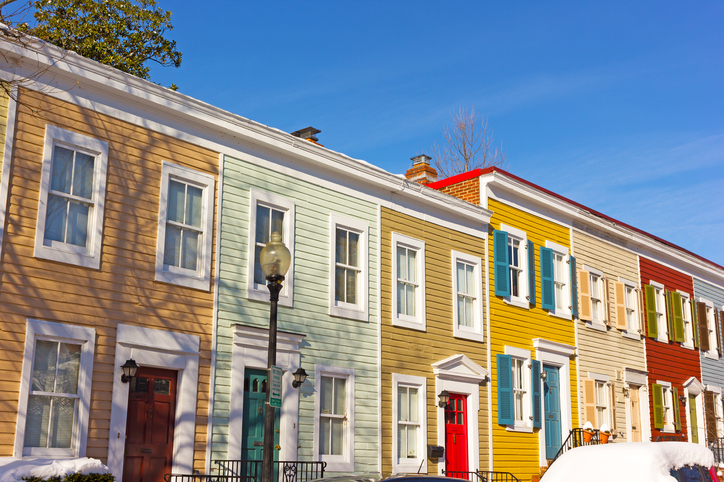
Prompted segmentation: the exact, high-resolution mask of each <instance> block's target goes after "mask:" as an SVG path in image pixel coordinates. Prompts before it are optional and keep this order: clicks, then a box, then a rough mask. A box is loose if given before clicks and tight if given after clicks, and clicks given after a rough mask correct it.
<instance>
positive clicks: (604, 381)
mask: <svg viewBox="0 0 724 482" xmlns="http://www.w3.org/2000/svg"><path fill="white" fill-rule="evenodd" d="M588 378H591V379H593V383H594V389H593V396H594V404H595V406H596V420H595V425H594V426H595V427H596V428H598V429H600V428H601V425H603V424H604V423H605V424H606V425H608V426H609V427H611V426H613V424H612V423H611V392H610V391H611V384H610V382H609V378H608V375H603V374H601V373H593V372H588ZM599 385H602V386H603V400H599V399H598V387H599ZM599 408H603V413H604V415H603V418H604V420H599V418H598V411H599Z"/></svg>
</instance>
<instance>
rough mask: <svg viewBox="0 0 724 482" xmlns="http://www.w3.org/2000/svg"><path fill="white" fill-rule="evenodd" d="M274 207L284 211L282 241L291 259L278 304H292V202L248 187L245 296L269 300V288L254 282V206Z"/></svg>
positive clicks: (293, 207)
mask: <svg viewBox="0 0 724 482" xmlns="http://www.w3.org/2000/svg"><path fill="white" fill-rule="evenodd" d="M260 202H261V203H262V204H266V205H269V206H272V207H275V208H277V209H279V210H282V211H286V212H285V214H284V224H283V226H284V236H283V239H282V241H283V242H284V244H285V245H286V247H287V249H288V250H289V253H290V254H291V257H292V261H291V263H290V264H289V271H287V274H286V276H285V277H284V283H282V290H281V292H280V293H279V304H280V305H282V306H292V304H293V293H294V226H295V222H294V219H295V215H294V209H295V206H294V202H293V201H291V200H290V199H287V198H284V197H281V196H277V195H276V194H272V193H270V192H266V191H260V190H258V189H253V188H252V189H249V252H248V254H247V260H246V265H247V266H246V276H247V278H246V280H247V282H246V283H247V289H246V294H247V298H249V299H250V300H257V301H265V302H267V303H268V302H269V289H268V288H267V287H266V284H264V285H257V284H255V283H254V253H255V248H256V207H257V204H258V203H260Z"/></svg>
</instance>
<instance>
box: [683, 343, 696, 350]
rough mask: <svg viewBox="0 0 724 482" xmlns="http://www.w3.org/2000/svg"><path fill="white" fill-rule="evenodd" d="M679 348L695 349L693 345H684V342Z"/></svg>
mask: <svg viewBox="0 0 724 482" xmlns="http://www.w3.org/2000/svg"><path fill="white" fill-rule="evenodd" d="M681 348H686V349H687V350H696V348H694V345H686V344H684V343H682V344H681Z"/></svg>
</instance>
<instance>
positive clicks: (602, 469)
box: [0, 442, 714, 482]
mask: <svg viewBox="0 0 724 482" xmlns="http://www.w3.org/2000/svg"><path fill="white" fill-rule="evenodd" d="M685 465H701V466H703V467H706V468H709V467H711V466H712V465H714V454H712V453H711V450H709V449H708V448H706V447H704V446H702V445H697V444H693V443H688V442H635V443H634V442H629V443H610V444H604V445H589V446H586V447H578V448H575V449H572V450H569V451H568V452H566V453H565V454H563V456H561V458H559V459H558V460H556V461H555V463H553V465H551V467H550V468H549V469H548V471H547V472H546V473H545V475H544V476H543V479H542V480H541V482H574V481H575V482H578V481H580V480H585V481H586V482H611V481H614V480H615V481H617V482H628V481H632V482H633V481H635V482H674V481H675V480H676V479H674V478H673V477H671V476H670V475H669V470H670V469H679V468H681V467H684V466H685ZM0 482H1V481H0Z"/></svg>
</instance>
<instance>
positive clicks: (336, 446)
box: [330, 418, 344, 455]
mask: <svg viewBox="0 0 724 482" xmlns="http://www.w3.org/2000/svg"><path fill="white" fill-rule="evenodd" d="M331 422H332V443H331V447H330V448H331V455H342V444H343V442H344V434H343V431H344V430H343V429H344V421H343V420H340V419H338V418H335V419H332V420H331Z"/></svg>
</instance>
